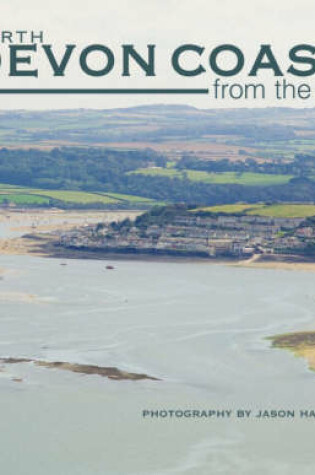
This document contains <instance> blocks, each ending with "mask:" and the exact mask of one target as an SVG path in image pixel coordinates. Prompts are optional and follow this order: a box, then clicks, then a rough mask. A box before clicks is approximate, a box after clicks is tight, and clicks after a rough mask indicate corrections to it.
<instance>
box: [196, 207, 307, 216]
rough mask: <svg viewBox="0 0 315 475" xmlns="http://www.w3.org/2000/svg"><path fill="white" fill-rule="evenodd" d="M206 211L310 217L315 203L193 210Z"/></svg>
mask: <svg viewBox="0 0 315 475" xmlns="http://www.w3.org/2000/svg"><path fill="white" fill-rule="evenodd" d="M197 211H204V212H210V213H225V214H235V213H243V214H247V215H252V216H268V217H271V218H308V217H310V216H315V205H312V204H290V203H283V204H274V205H266V204H263V203H258V204H252V205H251V204H245V203H238V204H230V205H221V206H207V207H202V208H196V209H195V210H193V212H197Z"/></svg>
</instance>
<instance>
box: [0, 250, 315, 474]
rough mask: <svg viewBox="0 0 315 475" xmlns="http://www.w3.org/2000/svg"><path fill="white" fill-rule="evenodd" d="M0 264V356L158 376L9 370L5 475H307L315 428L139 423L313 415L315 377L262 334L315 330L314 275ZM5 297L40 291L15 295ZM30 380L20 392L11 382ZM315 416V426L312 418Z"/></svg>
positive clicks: (4, 403)
mask: <svg viewBox="0 0 315 475" xmlns="http://www.w3.org/2000/svg"><path fill="white" fill-rule="evenodd" d="M111 264H113V265H114V266H115V270H114V271H109V270H106V268H105V265H106V263H105V262H104V261H91V260H87V261H86V260H82V261H80V260H71V261H68V265H67V266H60V261H59V260H58V259H43V258H34V257H30V256H26V257H25V256H4V257H2V258H1V263H0V266H1V267H5V268H7V269H8V270H9V272H7V273H6V274H4V279H3V280H2V281H1V282H0V297H1V295H2V298H1V301H0V308H1V316H0V335H1V337H0V356H2V357H5V356H12V357H29V358H34V359H41V360H49V361H58V360H60V361H71V362H78V363H87V364H97V365H103V366H117V367H118V368H120V369H123V370H127V371H131V372H141V373H142V372H144V373H147V374H149V375H151V376H155V377H158V378H161V379H162V381H160V382H155V381H137V382H130V381H129V382H128V381H118V382H116V381H110V380H108V379H103V378H101V377H99V376H86V375H85V376H84V375H79V374H73V373H70V372H64V371H58V370H52V369H47V368H38V367H34V366H32V365H29V364H20V365H7V366H6V368H5V372H3V373H0V390H1V391H0V398H1V406H0V417H1V426H2V430H1V432H0V447H1V452H2V453H1V462H0V466H1V473H10V474H13V475H22V474H23V475H24V474H26V473H27V474H28V473H31V474H32V475H37V474H38V475H42V474H43V473H44V474H45V475H56V474H58V475H77V474H80V475H81V474H82V475H94V474H95V475H96V474H102V475H103V474H110V475H112V474H113V475H114V474H134V475H142V474H146V475H149V474H152V475H153V474H154V475H157V474H158V475H168V474H177V473H178V474H197V475H199V474H209V473H211V474H221V473H222V474H233V475H234V474H235V473H237V474H243V473H244V474H253V473H255V474H259V473H261V474H269V473H270V474H291V473H292V474H296V473H299V474H300V473H301V474H311V473H314V469H315V462H314V459H313V437H314V435H315V427H314V424H315V420H312V419H302V420H301V419H299V417H296V418H294V419H277V420H276V419H272V420H270V419H268V420H261V419H258V418H255V417H251V418H250V419H249V420H243V419H238V418H237V417H236V416H235V412H234V413H233V414H232V416H231V417H230V418H226V417H225V418H222V417H221V418H218V419H216V418H207V419H205V418H204V419H192V418H186V419H184V418H145V419H144V418H143V417H142V411H143V410H145V409H148V410H172V409H205V410H209V409H214V410H233V411H236V410H238V409H251V410H252V411H253V414H256V412H257V410H259V409H260V408H263V409H265V408H266V409H273V408H274V409H294V410H295V411H296V415H297V416H298V411H299V410H300V409H311V408H312V407H314V406H315V404H314V392H315V375H314V373H312V372H310V371H308V370H307V368H306V364H305V362H304V361H303V360H302V359H296V358H294V356H292V354H291V353H289V352H286V351H281V350H276V349H271V348H270V343H269V341H267V340H266V339H265V337H267V336H270V335H274V334H277V333H283V332H286V331H292V330H295V329H297V330H300V329H303V330H304V329H311V328H314V326H315V285H314V284H315V274H312V273H304V272H290V271H281V270H259V269H244V268H233V267H225V266H220V265H211V264H207V263H187V262H186V263H180V262H178V263H176V262H175V263H171V262H128V261H119V262H112V261H111ZM11 293H18V294H19V295H24V296H27V295H32V296H33V298H32V299H29V300H27V299H26V300H24V301H23V300H22V301H21V300H14V299H13V300H12V299H10V298H9V296H10V294H11ZM18 377H21V378H23V382H22V383H17V382H14V381H13V380H12V378H18ZM313 419H314V418H313Z"/></svg>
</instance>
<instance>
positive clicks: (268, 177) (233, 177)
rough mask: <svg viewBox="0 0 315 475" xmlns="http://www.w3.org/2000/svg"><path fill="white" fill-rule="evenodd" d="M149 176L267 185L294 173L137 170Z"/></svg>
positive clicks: (289, 177) (281, 182)
mask: <svg viewBox="0 0 315 475" xmlns="http://www.w3.org/2000/svg"><path fill="white" fill-rule="evenodd" d="M131 173H139V174H141V175H147V176H164V177H168V178H179V179H183V178H184V177H185V176H186V177H187V178H188V179H189V180H191V181H195V182H201V183H209V184H211V183H212V184H213V183H214V184H236V185H247V186H249V185H252V186H267V185H281V184H285V183H288V182H289V181H290V180H291V178H293V176H292V175H272V174H267V173H236V172H223V173H208V172H204V171H197V170H184V171H179V170H175V169H173V168H140V169H138V170H136V171H135V172H131Z"/></svg>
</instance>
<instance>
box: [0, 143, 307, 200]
mask: <svg viewBox="0 0 315 475" xmlns="http://www.w3.org/2000/svg"><path fill="white" fill-rule="evenodd" d="M195 161H196V160H195V159H194V160H191V162H189V160H188V158H187V157H184V158H183V160H182V161H181V163H182V164H183V163H184V166H185V168H189V166H190V167H192V166H194V162H195ZM197 162H198V166H201V161H197ZM148 163H150V164H152V165H155V166H165V165H166V158H165V157H163V156H161V155H159V154H157V153H156V152H154V151H152V150H142V151H114V150H109V149H105V148H96V147H91V148H81V147H68V148H55V149H53V150H51V151H43V150H38V149H36V150H35V149H31V150H22V149H14V150H8V149H5V148H3V149H1V150H0V182H2V183H10V184H15V185H22V186H30V187H37V188H51V189H80V190H85V191H107V192H116V193H124V194H131V195H138V196H143V197H146V198H152V199H155V200H158V201H163V202H173V203H174V202H175V203H186V204H188V203H193V204H198V205H214V204H225V203H235V202H238V201H244V202H248V203H255V202H259V201H265V202H268V201H272V202H275V201H289V202H290V201H291V202H292V201H301V202H303V201H304V202H305V201H315V186H314V182H312V181H311V180H310V179H309V178H308V176H309V174H310V170H313V167H314V164H315V157H313V156H306V155H298V156H296V158H295V160H294V162H292V167H295V168H289V169H288V170H287V172H288V173H292V174H294V175H295V176H296V178H294V179H293V180H292V181H291V182H290V183H289V184H286V185H274V186H264V187H262V186H241V185H235V184H207V183H201V182H193V181H190V180H188V179H187V178H183V179H180V178H176V177H175V178H169V177H165V176H158V175H156V176H148V175H141V174H129V173H128V172H129V171H132V170H135V169H137V168H139V167H145V166H147V165H148ZM209 163H210V165H209V166H217V165H216V164H219V165H218V166H221V169H220V170H218V169H216V170H213V171H226V170H225V168H224V167H225V166H227V167H229V168H228V170H229V171H230V170H231V167H234V166H236V165H234V164H233V163H232V162H229V163H228V164H227V163H226V161H224V160H222V161H220V162H202V164H204V165H205V166H208V165H207V164H209ZM240 166H241V165H240ZM249 166H252V168H251V169H246V170H242V171H255V172H257V170H260V166H261V165H260V164H253V163H251V162H250V163H249ZM262 166H265V165H262ZM266 166H267V165H266ZM272 166H273V165H272V164H271V165H270V167H272ZM274 166H275V167H277V164H275V165H274ZM279 166H281V164H280V165H279ZM284 166H286V165H284ZM255 167H257V168H255ZM199 169H200V168H199ZM271 169H272V168H270V169H268V170H267V169H264V171H265V172H266V171H268V172H270V170H271ZM294 170H298V171H296V172H295V173H293V171H294ZM314 170H315V167H314ZM237 171H241V170H237ZM281 172H283V169H281ZM51 204H58V203H57V202H55V201H54V202H52V203H51ZM75 206H76V205H71V204H69V207H75ZM82 206H83V205H80V207H82ZM86 206H87V207H91V205H86Z"/></svg>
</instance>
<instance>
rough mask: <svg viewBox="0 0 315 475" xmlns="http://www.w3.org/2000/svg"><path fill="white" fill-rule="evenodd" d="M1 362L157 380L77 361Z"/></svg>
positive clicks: (23, 359)
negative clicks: (32, 364)
mask: <svg viewBox="0 0 315 475" xmlns="http://www.w3.org/2000/svg"><path fill="white" fill-rule="evenodd" d="M0 363H2V364H18V363H34V364H35V365H36V366H42V367H44V368H55V369H62V370H65V371H72V372H73V373H81V374H97V375H99V376H103V377H106V378H108V379H116V380H124V379H127V380H131V381H137V380H141V379H150V380H152V381H159V379H158V378H154V377H152V376H148V375H147V374H139V373H129V372H127V371H121V370H120V369H118V368H107V367H104V366H95V365H85V364H77V363H67V362H62V361H54V362H51V361H41V360H33V359H30V358H0Z"/></svg>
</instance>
